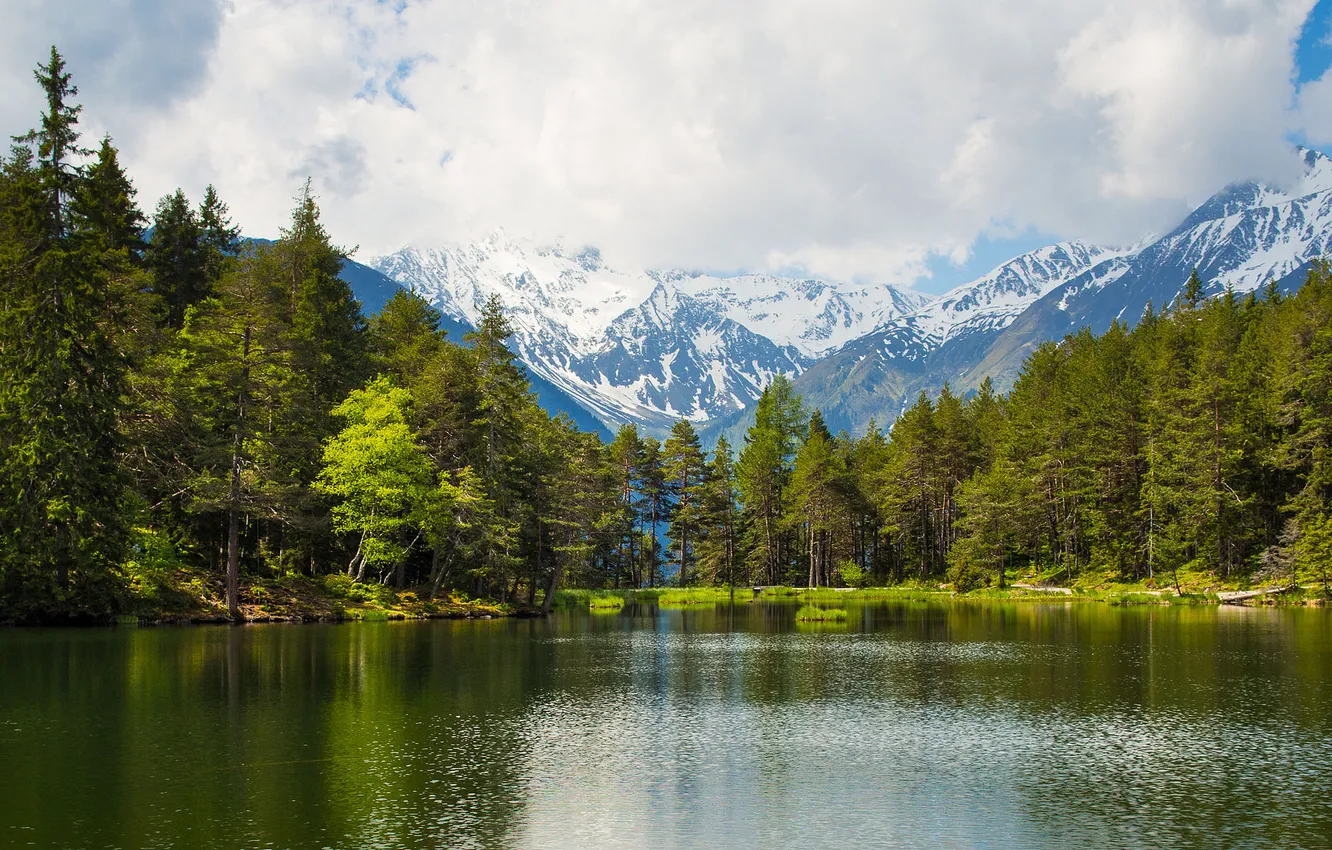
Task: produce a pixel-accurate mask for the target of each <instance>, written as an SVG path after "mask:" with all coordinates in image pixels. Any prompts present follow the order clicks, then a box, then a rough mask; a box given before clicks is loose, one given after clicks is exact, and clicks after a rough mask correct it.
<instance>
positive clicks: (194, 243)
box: [0, 49, 1332, 622]
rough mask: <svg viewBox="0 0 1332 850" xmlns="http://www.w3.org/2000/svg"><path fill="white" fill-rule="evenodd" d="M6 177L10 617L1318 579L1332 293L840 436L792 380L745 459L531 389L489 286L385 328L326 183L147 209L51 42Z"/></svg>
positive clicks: (1106, 344) (2, 537) (1171, 318)
mask: <svg viewBox="0 0 1332 850" xmlns="http://www.w3.org/2000/svg"><path fill="white" fill-rule="evenodd" d="M36 77H37V81H38V83H39V84H40V86H41V87H42V90H43V94H44V98H45V103H46V109H45V111H44V112H43V114H42V115H41V116H40V121H39V123H38V126H37V128H36V129H34V130H32V131H31V132H28V133H26V134H22V135H18V136H15V137H14V142H13V145H12V147H11V150H10V152H9V154H8V156H7V157H6V158H4V160H3V163H2V167H0V283H2V288H0V620H6V621H22V622H31V621H45V620H52V619H67V618H76V619H78V618H85V619H86V618H97V617H104V616H110V615H114V614H115V613H116V612H117V611H119V610H122V608H123V607H124V606H125V605H126V599H127V596H128V594H129V593H130V588H131V587H132V586H133V585H134V583H135V582H136V581H137V580H139V579H140V578H141V576H142V574H143V573H145V572H149V571H153V570H163V569H171V568H175V567H177V566H179V567H182V568H189V569H194V570H200V571H204V572H206V573H207V574H208V575H211V576H215V577H217V578H218V579H219V580H220V581H222V582H223V584H224V586H225V593H226V605H227V608H228V610H229V611H230V613H231V615H232V616H233V617H235V616H238V613H239V594H240V588H241V586H242V584H243V583H245V582H249V581H253V580H256V579H262V578H271V577H279V576H288V575H301V576H307V577H311V578H314V579H322V578H325V577H330V576H336V577H338V580H339V581H342V582H353V583H360V584H367V585H370V584H373V585H380V586H387V587H391V588H397V589H412V590H413V591H414V592H415V593H417V594H419V595H420V596H421V597H422V598H431V599H433V598H435V597H436V596H439V595H441V594H446V593H449V592H451V591H455V590H456V591H462V592H465V593H468V594H471V595H474V596H476V597H486V598H491V599H495V600H499V601H501V602H504V601H519V600H525V601H526V602H527V603H529V604H538V605H544V606H545V607H546V609H547V610H548V609H549V605H550V600H551V599H552V597H553V595H554V591H555V590H556V589H557V588H561V587H580V588H609V587H616V588H633V587H654V586H663V585H668V584H669V585H672V586H693V585H729V586H736V585H741V584H762V585H781V584H790V585H808V586H847V585H850V586H870V585H885V584H897V583H903V582H923V583H931V584H938V583H949V584H951V585H952V587H953V588H955V589H956V590H959V591H966V590H969V589H973V588H977V587H981V586H987V585H990V586H998V587H1003V586H1004V585H1005V583H1006V581H1008V580H1010V578H1011V576H1013V575H1017V574H1027V575H1034V576H1037V577H1039V578H1042V579H1048V580H1052V581H1065V582H1077V581H1080V580H1092V579H1095V580H1098V581H1111V582H1114V581H1122V582H1129V583H1133V582H1144V581H1146V582H1154V583H1159V584H1160V585H1162V586H1170V585H1174V586H1175V587H1176V588H1178V587H1179V585H1180V576H1181V573H1183V574H1186V575H1194V574H1199V573H1204V574H1207V575H1209V576H1211V577H1213V578H1214V579H1215V581H1216V582H1218V583H1228V584H1242V583H1244V582H1248V581H1251V580H1254V579H1255V578H1268V577H1270V578H1272V579H1274V580H1280V581H1287V580H1290V581H1301V580H1304V581H1314V582H1317V583H1319V584H1321V585H1323V586H1324V587H1326V582H1327V576H1326V573H1327V568H1328V563H1329V560H1330V559H1332V518H1329V501H1328V500H1329V496H1330V495H1332V453H1330V452H1329V447H1330V446H1332V272H1329V269H1328V267H1327V266H1325V265H1316V266H1315V267H1314V268H1313V269H1312V270H1311V271H1310V272H1309V275H1308V279H1307V281H1306V282H1305V283H1304V285H1303V286H1302V287H1301V288H1300V289H1299V291H1298V292H1296V293H1294V294H1290V295H1287V294H1283V293H1282V292H1280V291H1279V290H1278V289H1277V288H1276V287H1275V286H1271V287H1268V288H1267V289H1266V290H1265V291H1263V292H1261V293H1254V294H1245V295H1237V294H1235V293H1232V292H1226V293H1223V294H1220V295H1217V296H1215V297H1204V286H1203V284H1202V282H1200V281H1199V280H1198V279H1197V277H1196V276H1194V277H1193V278H1192V279H1191V280H1190V281H1189V284H1188V286H1187V287H1186V288H1185V290H1184V291H1183V293H1182V294H1181V295H1180V297H1179V298H1178V299H1177V300H1176V301H1175V302H1174V303H1172V304H1168V305H1159V309H1151V308H1149V309H1148V311H1147V312H1146V313H1145V314H1144V315H1143V316H1142V317H1140V318H1139V319H1138V321H1137V322H1136V323H1135V324H1134V326H1133V327H1132V328H1131V329H1130V328H1129V327H1127V326H1126V325H1124V324H1120V323H1116V324H1115V325H1114V326H1112V327H1111V328H1110V329H1109V330H1108V331H1106V332H1105V333H1104V334H1101V335H1099V336H1097V335H1093V334H1092V333H1090V332H1088V331H1085V330H1084V331H1083V332H1081V333H1078V334H1075V335H1072V336H1070V337H1068V338H1066V339H1063V340H1061V341H1058V342H1050V343H1046V344H1044V345H1042V346H1041V347H1040V348H1039V349H1037V350H1035V351H1033V352H1032V353H1031V354H1030V356H1029V357H1028V359H1027V361H1026V363H1025V365H1024V368H1023V370H1022V372H1021V375H1020V376H1019V377H1018V379H1017V380H1016V382H1015V384H1014V386H1013V388H1012V390H1011V392H1009V393H1007V394H1006V395H1001V394H999V393H996V392H995V391H994V389H993V388H992V386H991V385H990V383H989V382H988V381H986V382H985V383H984V384H983V385H982V386H981V387H980V389H979V391H977V392H974V393H969V394H967V395H966V396H965V397H963V396H960V395H956V394H954V393H953V392H951V391H950V390H949V389H948V388H947V387H945V388H944V390H943V392H942V393H941V394H940V395H939V396H938V397H937V398H930V397H928V396H926V395H924V394H922V395H921V397H920V398H919V399H918V400H917V401H916V403H915V404H914V405H913V406H911V407H910V408H909V409H907V410H905V411H904V412H903V413H902V414H901V416H900V417H899V418H898V419H897V420H896V421H895V422H891V423H885V424H888V425H890V428H889V429H888V430H887V431H886V432H884V431H883V430H881V429H880V428H878V427H875V426H872V427H871V428H870V429H869V430H868V431H867V432H866V433H864V434H861V435H856V436H853V435H848V434H845V433H840V434H832V433H830V432H829V429H828V428H827V427H826V426H825V424H824V422H823V418H822V416H821V415H820V412H819V411H818V410H812V411H811V410H807V409H806V408H805V406H804V405H803V403H802V401H801V399H800V398H799V397H798V396H797V395H796V394H795V392H794V390H793V388H792V384H791V382H790V381H789V380H787V379H786V378H783V377H780V376H779V377H777V378H775V379H774V380H773V381H772V382H771V384H770V385H769V386H767V387H766V388H765V389H764V390H763V392H762V395H761V397H760V398H759V399H758V402H757V407H756V416H755V421H754V424H753V426H752V427H751V428H750V429H749V431H748V433H747V435H746V436H745V438H744V440H743V444H742V445H738V446H731V445H729V444H728V443H727V441H726V440H724V439H721V440H718V442H717V444H716V446H715V447H710V448H711V450H710V451H709V450H707V449H708V448H709V447H705V446H703V445H701V442H700V439H699V436H698V433H697V432H696V430H695V427H694V425H693V424H692V423H690V422H689V421H685V420H681V421H680V422H678V423H676V424H675V425H674V427H673V428H672V429H671V431H670V433H669V435H668V436H667V437H666V439H665V440H658V439H656V438H654V437H653V436H649V435H646V434H643V433H640V432H639V430H638V429H636V428H635V427H634V426H633V425H625V426H623V427H621V428H620V429H619V431H618V433H617V434H616V435H615V437H614V439H613V440H612V441H611V442H610V443H609V444H606V443H604V442H603V441H602V440H601V439H600V438H599V437H598V436H597V435H595V434H592V433H586V432H581V431H579V430H578V429H577V428H576V427H575V426H574V425H573V423H572V422H571V421H570V420H569V419H568V417H567V416H563V415H558V416H554V417H552V416H550V415H549V414H548V413H547V412H546V411H544V410H542V409H541V408H540V407H539V406H538V404H537V403H536V401H535V399H534V396H533V395H532V393H531V391H530V387H529V384H528V381H527V378H526V376H525V372H524V369H523V366H522V364H521V363H520V362H519V361H518V360H517V359H516V357H515V355H514V354H513V352H512V351H511V350H510V349H509V347H508V346H507V344H506V343H507V340H508V338H509V336H510V328H509V325H508V322H507V320H506V317H505V315H504V311H503V307H502V305H501V304H500V303H499V302H498V301H496V300H494V299H492V300H491V301H490V302H489V303H488V304H487V305H486V308H485V311H484V318H483V320H482V321H481V322H479V323H478V327H477V328H476V330H475V332H474V333H471V334H468V335H467V336H466V337H465V338H464V339H461V340H453V339H449V338H447V336H446V335H445V333H443V332H442V331H441V330H440V323H441V320H442V317H441V316H440V314H439V313H438V312H437V311H436V310H435V309H434V308H433V307H431V305H429V304H428V303H426V302H425V301H424V300H422V299H421V298H419V297H417V296H416V295H413V294H412V293H410V292H406V291H400V292H398V293H397V294H396V295H395V296H394V297H393V298H392V299H391V300H390V301H389V302H388V304H387V306H385V307H384V308H383V309H382V310H381V311H380V312H379V313H378V314H376V315H373V316H366V315H364V314H363V313H362V310H361V307H360V304H359V303H358V302H357V301H356V299H355V297H354V295H353V293H352V291H351V289H350V287H349V286H348V284H347V283H345V282H344V281H343V280H341V279H340V278H339V276H338V275H339V271H340V268H341V265H342V263H343V261H344V259H346V258H347V256H348V252H347V250H346V249H344V248H342V247H340V246H339V245H338V244H336V243H335V242H334V241H333V238H332V236H331V235H330V234H329V233H327V232H326V230H325V228H324V226H323V224H322V223H321V219H320V210H319V206H318V203H317V199H316V197H315V196H314V195H313V194H312V192H311V187H310V186H311V184H310V183H309V182H308V181H307V183H306V184H305V186H304V187H303V188H301V189H300V190H299V192H298V194H297V195H296V197H295V199H294V202H293V209H292V213H291V218H290V221H289V223H288V224H287V225H286V227H285V228H284V229H283V230H282V232H281V234H280V238H278V239H277V240H275V241H272V242H263V241H258V240H247V239H244V238H242V236H241V230H240V228H239V227H238V226H237V225H236V224H235V223H233V222H232V221H231V219H230V214H229V212H228V208H227V205H226V204H225V203H224V201H223V200H222V199H221V197H220V195H219V193H218V192H217V191H216V190H214V189H213V188H212V187H209V188H208V189H207V190H206V191H205V192H204V193H203V196H202V198H200V199H198V201H197V202H195V201H193V200H191V199H190V198H188V197H187V196H186V194H185V193H184V192H183V191H179V190H178V191H176V192H174V193H172V194H170V195H168V196H167V197H165V198H162V199H161V200H160V201H158V202H157V204H156V206H155V207H154V209H153V210H152V212H151V213H148V212H146V211H145V210H144V208H143V207H141V206H140V203H139V201H138V200H137V197H136V191H135V188H134V186H133V183H132V181H131V179H130V177H129V176H128V175H127V174H126V172H125V170H124V169H123V168H122V167H121V165H120V162H119V159H118V152H117V150H116V148H115V146H114V144H113V141H112V140H111V139H110V138H103V139H102V140H100V142H99V143H98V144H97V146H96V147H95V148H91V149H88V148H84V147H82V146H81V145H82V142H81V138H80V134H79V132H78V121H79V116H80V110H81V107H80V106H79V105H77V103H76V102H75V98H76V96H77V89H76V88H75V87H74V86H73V84H72V80H71V77H70V74H69V73H68V71H67V69H66V67H65V63H64V60H63V59H62V57H61V56H60V55H59V53H58V52H56V51H55V50H54V49H53V50H52V53H51V56H50V59H49V61H48V62H47V63H45V64H43V65H41V66H39V68H38V70H37V72H36Z"/></svg>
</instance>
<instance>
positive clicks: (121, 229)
mask: <svg viewBox="0 0 1332 850" xmlns="http://www.w3.org/2000/svg"><path fill="white" fill-rule="evenodd" d="M135 194H136V190H135V188H134V185H133V184H132V183H130V179H129V177H128V175H126V174H125V171H124V170H123V169H122V168H121V167H120V161H119V157H118V154H117V152H116V149H115V147H113V146H112V144H111V139H110V137H105V138H103V139H102V145H101V147H100V148H99V149H98V151H97V160H96V161H95V162H94V163H93V164H92V165H91V166H89V167H88V169H87V171H86V172H85V177H84V179H83V180H82V181H81V182H80V184H79V186H78V188H77V192H76V195H75V198H74V202H73V212H74V218H75V221H76V222H77V224H78V227H79V228H80V229H81V230H83V231H85V232H87V233H88V234H89V235H92V236H94V237H95V238H97V239H99V240H101V243H102V246H103V248H104V249H105V250H107V251H124V252H125V255H126V259H127V260H129V261H130V262H133V263H138V262H140V261H141V260H142V259H143V251H144V247H145V246H144V241H143V228H144V225H145V224H146V223H147V219H146V218H144V215H143V211H142V210H140V209H139V206H138V204H136V203H135V201H134V196H135Z"/></svg>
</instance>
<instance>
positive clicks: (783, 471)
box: [736, 375, 805, 584]
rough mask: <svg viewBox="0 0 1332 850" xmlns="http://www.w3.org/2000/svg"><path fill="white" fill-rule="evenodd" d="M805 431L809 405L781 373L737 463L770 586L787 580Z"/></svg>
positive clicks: (752, 545) (762, 400)
mask: <svg viewBox="0 0 1332 850" xmlns="http://www.w3.org/2000/svg"><path fill="white" fill-rule="evenodd" d="M804 428H805V412H804V405H803V403H802V401H801V399H800V397H799V395H797V394H796V392H795V389H794V387H793V386H792V384H791V382H790V380H789V379H787V378H786V377H785V376H782V375H778V376H777V377H775V378H773V381H772V383H771V384H769V385H768V386H767V387H766V388H764V390H763V392H762V394H760V395H759V399H758V403H757V405H756V406H755V410H754V425H753V426H752V427H751V428H750V429H749V432H748V433H747V434H746V435H745V448H744V450H743V451H741V452H740V458H739V460H738V461H737V462H736V478H737V480H738V481H739V484H740V492H741V494H742V498H743V501H744V509H745V512H746V513H747V514H748V515H749V518H750V540H749V546H748V548H749V551H750V558H751V559H752V560H753V562H754V564H755V566H756V567H758V568H759V571H761V572H762V573H764V574H765V575H766V577H767V581H768V583H769V584H779V583H780V582H781V581H782V572H783V568H784V566H785V565H784V564H783V551H782V550H783V545H782V544H783V540H782V531H781V528H780V523H781V519H782V517H783V515H784V514H785V513H786V504H785V493H786V487H787V484H788V482H789V480H790V475H791V464H792V461H793V460H794V457H795V451H796V448H797V446H798V445H799V443H798V441H799V439H800V438H801V437H802V436H803V433H804Z"/></svg>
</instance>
